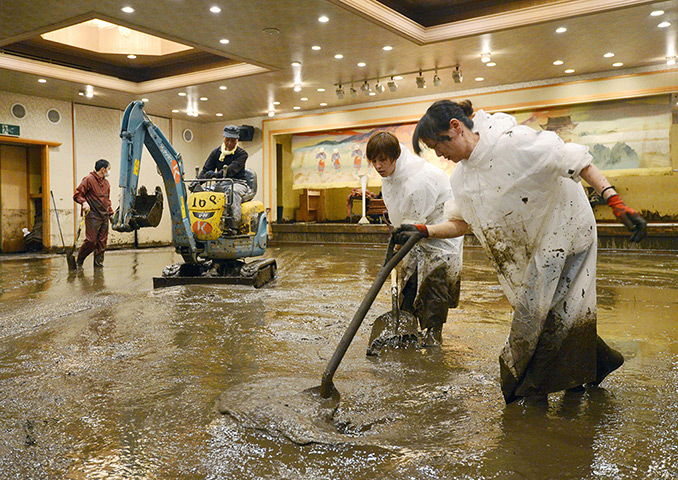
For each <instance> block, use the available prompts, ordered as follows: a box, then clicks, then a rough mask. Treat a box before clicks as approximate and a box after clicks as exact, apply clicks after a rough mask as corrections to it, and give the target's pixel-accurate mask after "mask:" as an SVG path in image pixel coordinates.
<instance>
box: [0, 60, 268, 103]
mask: <svg viewBox="0 0 678 480" xmlns="http://www.w3.org/2000/svg"><path fill="white" fill-rule="evenodd" d="M0 68H6V69H7V70H14V71H17V72H23V73H29V74H33V75H37V76H40V77H48V78H55V79H58V80H65V81H68V82H75V83H82V84H83V85H92V86H95V87H98V88H106V89H109V90H116V91H118V92H126V93H131V94H134V95H141V94H144V93H151V92H158V91H162V90H171V89H173V88H183V87H188V86H191V85H198V84H201V83H209V82H216V81H219V80H226V79H228V78H237V77H243V76H246V75H254V74H257V73H264V72H268V71H270V70H269V69H266V68H263V67H258V66H256V65H250V64H248V63H237V64H235V65H228V66H226V67H217V68H211V69H207V70H201V71H198V72H192V73H186V74H182V75H175V76H172V77H165V78H159V79H156V80H148V81H146V82H139V83H136V82H130V81H127V80H121V79H119V78H115V77H110V76H107V75H102V74H99V73H91V72H85V71H82V70H78V69H75V68H70V67H63V66H61V65H52V64H49V63H45V62H39V61H36V60H30V59H25V58H21V57H17V56H14V55H9V54H6V53H0Z"/></svg>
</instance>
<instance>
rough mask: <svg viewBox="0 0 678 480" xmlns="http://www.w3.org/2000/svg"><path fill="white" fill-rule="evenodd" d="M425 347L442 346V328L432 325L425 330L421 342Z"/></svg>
mask: <svg viewBox="0 0 678 480" xmlns="http://www.w3.org/2000/svg"><path fill="white" fill-rule="evenodd" d="M422 342H423V344H424V346H425V347H438V346H440V345H442V344H443V326H442V324H441V325H434V326H433V327H429V328H427V329H426V333H425V334H424V338H423V340H422Z"/></svg>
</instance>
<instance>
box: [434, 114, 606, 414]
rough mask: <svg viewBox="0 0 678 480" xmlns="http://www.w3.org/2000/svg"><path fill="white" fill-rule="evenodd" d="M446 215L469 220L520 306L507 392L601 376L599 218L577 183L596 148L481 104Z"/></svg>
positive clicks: (506, 359) (538, 390) (504, 364)
mask: <svg viewBox="0 0 678 480" xmlns="http://www.w3.org/2000/svg"><path fill="white" fill-rule="evenodd" d="M473 122H474V129H473V131H474V132H476V133H479V134H480V139H479V141H478V144H477V145H476V147H475V149H474V150H473V153H472V154H471V155H470V157H469V158H468V159H466V160H462V161H461V162H460V163H459V164H458V165H457V167H456V168H455V169H454V171H453V172H452V175H451V178H450V183H451V185H452V189H453V190H454V192H455V200H454V201H453V202H450V204H449V205H448V207H447V210H446V216H447V218H452V219H453V218H460V219H463V220H464V221H466V223H468V224H469V226H470V227H471V229H472V231H473V233H474V235H475V236H476V237H477V238H478V240H479V241H480V243H481V244H482V245H483V247H484V248H485V251H486V252H487V253H488V255H489V256H490V258H491V260H492V261H493V263H494V265H495V267H496V269H497V272H498V274H499V281H500V283H501V285H502V287H503V288H504V292H505V293H506V296H507V297H508V300H509V302H510V303H511V305H512V306H513V309H514V314H513V323H512V325H511V331H510V333H509V337H508V340H507V343H506V345H505V346H504V349H503V350H502V353H501V356H500V367H501V381H502V390H503V393H504V397H505V398H506V401H507V402H510V401H512V400H513V399H514V398H515V397H516V396H529V395H541V394H545V393H549V392H554V391H558V390H564V389H567V388H572V387H575V386H578V385H582V384H584V383H588V382H591V381H593V380H594V379H595V377H596V245H597V243H596V223H595V219H594V216H593V211H592V210H591V206H590V204H589V202H588V200H587V198H586V195H585V193H584V189H583V187H582V186H581V184H580V183H579V173H580V172H581V171H582V169H584V168H585V167H586V166H588V165H589V164H590V163H591V155H590V154H589V153H588V148H587V147H585V146H582V145H576V144H571V143H567V144H566V143H564V142H563V141H562V140H561V139H560V137H558V136H557V135H556V134H555V133H553V132H546V131H541V132H537V131H535V130H533V129H531V128H529V127H526V126H518V125H516V121H515V118H513V117H512V116H510V115H506V114H502V113H497V114H494V115H489V114H487V113H485V112H484V111H482V110H479V111H478V112H477V113H476V115H475V117H474V118H473Z"/></svg>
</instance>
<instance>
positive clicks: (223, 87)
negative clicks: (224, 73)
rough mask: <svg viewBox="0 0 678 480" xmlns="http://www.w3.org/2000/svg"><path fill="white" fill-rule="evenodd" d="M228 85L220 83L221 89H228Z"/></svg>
mask: <svg viewBox="0 0 678 480" xmlns="http://www.w3.org/2000/svg"><path fill="white" fill-rule="evenodd" d="M227 88H228V87H227V86H226V85H220V86H219V90H226V89H227Z"/></svg>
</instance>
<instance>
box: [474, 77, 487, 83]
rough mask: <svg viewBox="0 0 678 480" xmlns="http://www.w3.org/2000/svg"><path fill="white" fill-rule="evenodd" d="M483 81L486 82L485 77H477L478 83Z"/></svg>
mask: <svg viewBox="0 0 678 480" xmlns="http://www.w3.org/2000/svg"><path fill="white" fill-rule="evenodd" d="M483 80H485V79H484V78H483V77H476V82H482V81H483Z"/></svg>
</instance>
